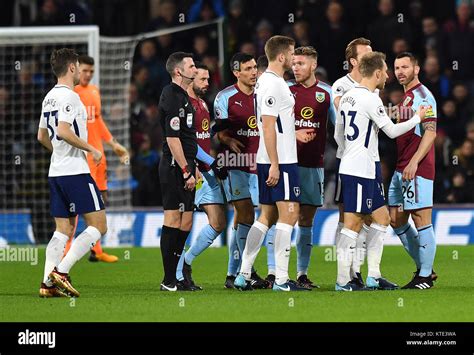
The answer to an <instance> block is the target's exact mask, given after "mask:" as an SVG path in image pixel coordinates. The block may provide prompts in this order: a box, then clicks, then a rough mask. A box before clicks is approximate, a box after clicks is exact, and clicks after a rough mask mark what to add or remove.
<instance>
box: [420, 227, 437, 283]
mask: <svg viewBox="0 0 474 355" xmlns="http://www.w3.org/2000/svg"><path fill="white" fill-rule="evenodd" d="M418 236H419V240H420V249H419V250H420V264H421V268H420V276H421V277H428V276H430V275H431V273H432V271H433V263H434V259H435V255H436V240H435V234H434V230H433V225H432V224H429V225H427V226H424V227H421V228H418Z"/></svg>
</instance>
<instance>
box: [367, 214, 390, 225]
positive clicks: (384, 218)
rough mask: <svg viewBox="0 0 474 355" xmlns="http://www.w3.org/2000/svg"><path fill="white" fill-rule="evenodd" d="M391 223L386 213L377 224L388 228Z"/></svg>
mask: <svg viewBox="0 0 474 355" xmlns="http://www.w3.org/2000/svg"><path fill="white" fill-rule="evenodd" d="M391 221H392V220H391V219H390V215H389V214H388V213H387V214H385V215H383V216H382V218H381V221H380V222H379V223H380V224H382V225H384V226H389V225H390V224H391ZM370 223H372V220H371V221H370ZM366 224H367V223H366ZM367 225H368V226H370V224H367Z"/></svg>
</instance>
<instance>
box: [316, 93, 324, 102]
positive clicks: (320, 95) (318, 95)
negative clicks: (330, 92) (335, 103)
mask: <svg viewBox="0 0 474 355" xmlns="http://www.w3.org/2000/svg"><path fill="white" fill-rule="evenodd" d="M324 100H326V94H325V93H324V92H316V101H317V102H319V103H320V104H322V103H323V102H324Z"/></svg>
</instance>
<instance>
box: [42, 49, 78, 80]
mask: <svg viewBox="0 0 474 355" xmlns="http://www.w3.org/2000/svg"><path fill="white" fill-rule="evenodd" d="M78 58H79V55H78V54H77V53H76V51H74V49H71V48H61V49H55V50H54V51H53V53H51V58H50V59H49V63H50V64H51V69H52V70H53V73H54V75H56V77H57V78H60V77H62V76H64V75H65V74H66V73H67V69H68V67H69V64H71V63H73V64H76V62H77V59H78Z"/></svg>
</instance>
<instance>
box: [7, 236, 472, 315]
mask: <svg viewBox="0 0 474 355" xmlns="http://www.w3.org/2000/svg"><path fill="white" fill-rule="evenodd" d="M44 250H45V249H44V248H40V250H39V260H38V265H36V266H32V265H30V263H27V262H6V261H2V262H0V277H1V286H0V309H1V310H2V311H1V312H0V321H9V322H32V321H35V322H51V321H57V322H69V321H76V322H77V321H78V322H82V321H93V322H94V321H100V322H109V321H114V322H122V321H125V322H133V321H145V322H161V321H168V322H169V321H171V322H175V321H185V322H193V321H199V322H207V321H215V322H247V321H249V322H254V321H271V322H278V321H286V322H359V321H368V322H379V321H388V322H392V321H394V322H413V321H418V322H420V321H427V322H441V321H443V322H452V321H455V322H457V321H460V322H467V321H473V320H474V307H473V298H472V294H473V286H474V277H473V276H474V267H473V266H474V245H471V246H438V251H437V256H436V262H435V270H436V272H437V273H438V275H439V279H438V281H437V282H436V283H435V288H433V289H431V290H425V291H417V290H397V291H373V292H348V293H345V292H335V291H333V290H334V282H335V277H336V262H335V261H326V258H328V257H329V258H330V257H331V255H330V254H331V252H332V249H331V248H327V247H315V248H314V249H313V256H312V261H311V265H310V275H309V276H310V277H311V278H312V279H313V281H315V282H317V283H318V284H319V285H321V289H315V290H313V291H311V292H292V293H286V292H273V291H271V290H257V291H252V292H239V291H236V290H226V289H224V288H223V284H224V279H225V274H226V270H227V249H226V248H210V249H209V250H207V251H205V252H204V253H203V254H202V255H201V256H199V257H198V258H196V259H195V261H194V263H193V276H194V280H195V281H196V283H198V284H200V285H201V286H203V288H204V291H201V292H193V293H190V292H181V293H166V292H160V291H159V284H160V281H161V278H162V265H161V257H160V251H159V249H156V248H128V249H114V250H113V253H114V254H116V255H118V256H120V261H119V262H118V263H116V264H104V263H90V262H89V261H87V260H86V259H87V258H86V257H84V259H83V260H81V261H80V262H79V263H78V264H77V265H76V266H75V267H74V268H73V270H72V272H71V277H72V280H73V284H74V285H75V287H76V288H77V289H78V290H79V291H80V292H81V297H79V298H77V299H66V298H55V299H41V298H39V297H38V289H39V285H40V281H41V278H42V275H43V261H44ZM295 257H296V250H294V249H293V250H292V255H291V260H290V265H291V268H290V272H291V273H290V276H291V277H294V273H295ZM265 262H266V250H265V249H262V251H261V252H260V255H259V257H258V259H257V262H256V268H257V270H258V272H259V273H260V275H261V276H265V275H266V264H265ZM413 269H414V267H413V265H412V262H411V260H410V259H409V257H408V255H407V254H406V252H405V250H403V248H402V247H396V246H387V247H386V248H385V250H384V257H383V261H382V272H383V273H384V276H385V277H387V278H388V279H389V280H392V281H394V282H397V283H398V284H400V285H403V284H405V283H406V282H408V281H409V280H410V278H411V275H412V271H413ZM363 274H364V275H365V274H366V268H365V267H364V268H363Z"/></svg>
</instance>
